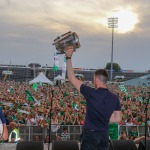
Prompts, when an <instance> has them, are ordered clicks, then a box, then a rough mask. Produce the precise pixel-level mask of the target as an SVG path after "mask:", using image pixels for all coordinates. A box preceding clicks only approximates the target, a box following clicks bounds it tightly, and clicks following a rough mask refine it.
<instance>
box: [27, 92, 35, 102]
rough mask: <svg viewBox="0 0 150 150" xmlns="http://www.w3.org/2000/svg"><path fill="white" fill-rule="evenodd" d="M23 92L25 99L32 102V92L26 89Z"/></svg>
mask: <svg viewBox="0 0 150 150" xmlns="http://www.w3.org/2000/svg"><path fill="white" fill-rule="evenodd" d="M25 93H26V94H27V100H28V101H32V102H34V97H33V96H32V94H31V93H30V91H29V90H26V91H25Z"/></svg>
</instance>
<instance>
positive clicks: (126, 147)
mask: <svg viewBox="0 0 150 150" xmlns="http://www.w3.org/2000/svg"><path fill="white" fill-rule="evenodd" d="M109 150H137V147H136V145H135V143H134V141H133V140H110V144H109Z"/></svg>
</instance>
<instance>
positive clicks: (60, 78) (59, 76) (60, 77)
mask: <svg viewBox="0 0 150 150" xmlns="http://www.w3.org/2000/svg"><path fill="white" fill-rule="evenodd" d="M54 80H65V79H64V78H63V77H62V76H61V75H58V76H57V77H55V78H54Z"/></svg>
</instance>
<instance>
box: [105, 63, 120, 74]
mask: <svg viewBox="0 0 150 150" xmlns="http://www.w3.org/2000/svg"><path fill="white" fill-rule="evenodd" d="M105 69H107V70H111V63H110V62H109V63H107V64H106V67H105ZM113 70H114V71H116V72H118V71H120V70H121V67H120V65H119V64H118V63H113Z"/></svg>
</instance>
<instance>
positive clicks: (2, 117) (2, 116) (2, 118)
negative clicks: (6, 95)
mask: <svg viewBox="0 0 150 150" xmlns="http://www.w3.org/2000/svg"><path fill="white" fill-rule="evenodd" d="M0 119H1V121H2V124H6V119H5V117H4V114H3V112H2V109H1V108H0Z"/></svg>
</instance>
